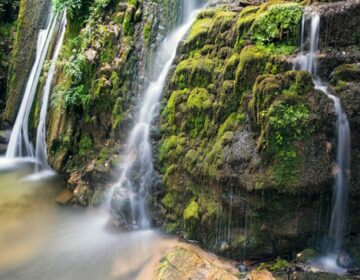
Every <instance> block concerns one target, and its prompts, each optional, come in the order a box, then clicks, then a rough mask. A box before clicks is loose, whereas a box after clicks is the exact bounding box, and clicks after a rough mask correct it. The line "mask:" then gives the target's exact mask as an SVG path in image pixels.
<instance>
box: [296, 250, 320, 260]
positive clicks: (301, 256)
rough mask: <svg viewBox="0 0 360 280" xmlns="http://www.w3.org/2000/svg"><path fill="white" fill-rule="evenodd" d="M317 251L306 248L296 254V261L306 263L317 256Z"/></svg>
mask: <svg viewBox="0 0 360 280" xmlns="http://www.w3.org/2000/svg"><path fill="white" fill-rule="evenodd" d="M317 254H318V253H317V251H316V250H314V249H312V248H306V249H304V250H303V251H301V252H300V253H298V254H296V260H297V261H299V262H304V263H306V262H308V261H309V260H311V259H313V258H315V257H316V256H317Z"/></svg>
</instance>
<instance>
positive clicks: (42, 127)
mask: <svg viewBox="0 0 360 280" xmlns="http://www.w3.org/2000/svg"><path fill="white" fill-rule="evenodd" d="M66 23H67V21H66V12H64V13H63V16H62V20H61V23H60V29H59V37H58V39H57V40H56V45H55V49H54V52H53V55H52V58H51V64H50V68H49V72H48V74H47V77H46V82H45V86H44V88H43V92H42V102H41V109H40V115H39V124H38V128H37V133H36V148H35V157H36V160H37V162H38V164H36V170H37V171H40V169H43V170H50V169H51V168H50V166H49V164H48V162H47V152H46V115H47V111H48V104H49V96H50V90H51V86H52V81H53V79H54V75H55V70H56V61H57V59H58V57H59V54H60V50H61V47H62V45H63V41H64V37H65V31H66Z"/></svg>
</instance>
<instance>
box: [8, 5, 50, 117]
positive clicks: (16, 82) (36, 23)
mask: <svg viewBox="0 0 360 280" xmlns="http://www.w3.org/2000/svg"><path fill="white" fill-rule="evenodd" d="M49 11H50V1H48V0H22V1H21V2H20V11H19V17H18V21H17V33H16V37H15V42H14V49H13V52H12V59H11V64H10V73H9V86H8V92H7V98H6V109H5V113H4V116H3V119H4V120H5V121H7V122H9V123H13V122H14V121H15V118H16V114H17V111H18V109H19V106H20V102H21V99H22V95H23V93H24V89H25V86H26V82H27V79H28V77H29V73H30V70H31V67H32V64H33V62H34V59H35V53H36V44H37V37H38V34H39V30H40V29H41V28H44V27H45V26H46V24H47V14H48V13H49Z"/></svg>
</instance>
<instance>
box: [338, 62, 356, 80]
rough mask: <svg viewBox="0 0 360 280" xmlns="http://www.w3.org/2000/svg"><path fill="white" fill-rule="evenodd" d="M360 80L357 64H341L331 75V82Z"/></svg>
mask: <svg viewBox="0 0 360 280" xmlns="http://www.w3.org/2000/svg"><path fill="white" fill-rule="evenodd" d="M358 80H360V66H359V65H358V64H343V65H341V66H339V67H337V68H335V71H334V73H333V76H332V82H333V83H335V82H339V81H343V82H352V81H358Z"/></svg>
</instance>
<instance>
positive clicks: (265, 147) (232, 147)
mask: <svg viewBox="0 0 360 280" xmlns="http://www.w3.org/2000/svg"><path fill="white" fill-rule="evenodd" d="M350 2H351V3H350V4H351V5H350V4H349V3H345V2H343V3H342V4H338V3H336V4H321V5H320V6H319V7H317V9H319V11H320V12H321V13H322V14H324V21H322V26H330V23H329V20H330V18H331V17H330V15H328V13H329V11H330V8H329V9H328V8H327V7H329V6H331V7H336V9H335V8H334V9H335V10H334V11H333V12H332V13H333V15H334V17H336V18H337V20H338V21H340V18H347V17H348V16H349V13H350V14H351V15H352V13H353V12H356V11H357V9H358V7H359V3H357V2H356V1H350ZM334 5H335V6H334ZM239 10H241V11H240V12H239ZM339 11H340V12H339ZM335 14H336V15H335ZM301 15H302V8H301V6H299V5H297V4H294V3H284V4H274V5H271V4H269V3H266V4H262V5H260V6H248V7H246V8H243V9H241V8H240V9H239V7H236V6H234V5H229V6H226V5H225V6H223V7H222V8H213V9H210V10H206V11H204V12H203V13H201V14H200V15H199V16H198V19H197V21H196V22H195V24H194V26H193V28H192V30H191V32H190V33H189V35H188V37H187V39H186V40H185V41H184V43H183V45H182V46H181V48H180V50H179V53H178V57H177V67H176V69H175V70H174V72H173V74H172V76H171V78H170V81H169V85H168V89H167V91H166V92H165V97H164V101H163V104H164V105H163V109H162V115H161V120H160V126H161V131H162V139H161V141H160V143H159V144H158V149H157V157H158V170H159V172H160V173H162V174H163V182H164V188H163V192H162V194H161V192H159V191H157V193H156V194H157V195H158V196H159V199H158V200H160V201H161V205H157V207H155V208H156V209H158V212H156V213H154V216H156V217H157V219H156V220H161V219H159V218H158V217H159V216H161V217H163V220H165V221H166V222H165V223H162V222H160V224H162V226H163V227H164V228H165V229H166V230H168V231H172V232H181V233H182V234H183V235H185V237H187V238H189V239H196V240H199V241H201V243H202V244H203V245H204V246H206V247H207V248H210V249H211V250H215V251H216V252H218V253H220V254H223V255H227V256H236V257H244V256H246V257H248V258H258V257H264V256H269V257H270V256H276V255H284V256H290V255H292V254H293V252H296V251H297V250H299V249H303V248H305V247H306V246H305V247H302V248H301V246H300V247H299V244H308V245H309V244H313V245H314V246H315V245H316V244H318V241H319V238H320V237H321V236H325V235H326V233H327V228H328V218H327V217H328V215H329V214H330V211H331V203H330V201H331V200H330V197H331V189H332V185H333V179H334V176H333V167H334V160H335V142H334V136H335V135H334V133H335V115H334V110H333V105H332V103H331V101H330V100H329V99H328V98H327V97H326V96H324V95H323V94H322V93H320V92H318V91H316V90H315V89H314V85H313V83H312V81H311V77H310V76H309V74H307V73H305V72H301V71H289V70H290V69H291V68H292V66H291V64H289V60H290V58H291V56H292V55H293V54H294V53H295V52H296V49H297V44H298V43H297V42H298V39H299V38H298V37H297V36H298V34H299V26H300V25H299V22H300V19H301ZM284 18H286V19H287V24H286V25H284V27H282V28H279V26H282V20H284ZM289 22H290V23H289ZM347 24H349V26H350V25H351V26H353V27H352V30H355V29H354V26H355V25H356V26H357V28H358V27H359V26H360V22H359V21H358V20H357V19H356V17H355V18H352V21H351V22H348V23H347ZM337 26H338V27H339V26H340V25H339V24H338V25H337ZM328 28H329V31H328V32H329V34H334V37H336V36H338V35H336V34H338V33H337V31H336V30H335V27H334V26H332V25H331V26H330V27H328ZM349 28H350V27H349ZM344 38H345V37H344ZM321 40H322V41H321V43H322V44H325V39H324V38H323V37H321ZM339 40H340V38H339ZM355 42H356V41H353V40H352V39H351V40H349V41H348V42H347V43H346V42H345V39H344V41H341V42H340V44H339V47H343V46H345V45H346V46H347V47H349V48H353V49H354V47H351V46H350V45H352V44H354V43H355ZM326 44H327V45H329V46H335V45H334V42H333V41H329V40H328V41H326ZM336 46H337V45H336ZM289 57H290V58H289ZM356 57H357V56H356V55H354V56H353V57H352V58H349V57H348V58H346V59H345V60H347V59H349V60H352V59H356ZM338 63H340V64H341V62H340V60H339V62H338ZM332 65H333V64H332ZM321 67H323V72H324V73H329V74H328V75H327V77H326V78H327V79H330V73H331V72H332V71H333V69H331V64H330V65H323V66H321ZM324 76H325V74H324ZM355 106H356V105H355ZM354 172H356V169H355V170H354ZM355 185H356V183H355V182H354V186H355ZM161 206H162V207H161ZM159 209H161V210H159ZM354 218H355V219H356V217H354ZM314 225H315V228H314ZM351 227H352V231H351V232H356V228H357V227H358V224H357V223H351Z"/></svg>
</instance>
